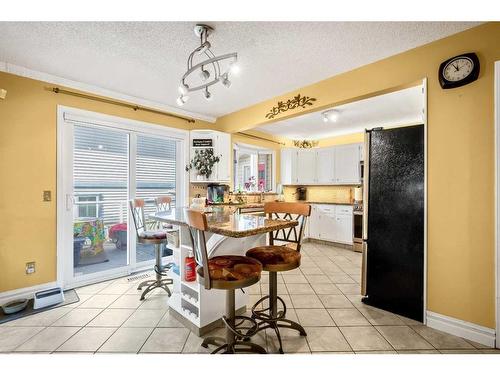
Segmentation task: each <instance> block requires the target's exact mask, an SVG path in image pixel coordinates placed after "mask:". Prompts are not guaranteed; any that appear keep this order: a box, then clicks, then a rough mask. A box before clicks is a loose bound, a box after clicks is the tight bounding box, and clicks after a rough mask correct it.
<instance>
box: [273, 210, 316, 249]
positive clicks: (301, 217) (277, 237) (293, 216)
mask: <svg viewBox="0 0 500 375" xmlns="http://www.w3.org/2000/svg"><path fill="white" fill-rule="evenodd" d="M264 212H265V213H266V215H267V216H268V217H269V219H283V220H296V221H298V222H299V225H298V226H297V227H292V228H286V229H280V230H277V231H275V232H270V233H269V244H270V245H274V241H282V242H288V243H295V244H297V251H300V247H301V243H302V236H303V234H304V227H305V225H306V222H307V218H308V217H309V216H310V215H311V205H309V204H307V203H295V202H268V203H265V204H264ZM297 228H298V231H297Z"/></svg>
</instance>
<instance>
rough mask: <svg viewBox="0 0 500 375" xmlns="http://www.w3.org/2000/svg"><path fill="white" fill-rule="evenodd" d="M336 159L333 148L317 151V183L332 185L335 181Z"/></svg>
mask: <svg viewBox="0 0 500 375" xmlns="http://www.w3.org/2000/svg"><path fill="white" fill-rule="evenodd" d="M334 158H335V149H334V148H333V147H328V148H320V149H318V150H317V151H316V182H317V183H318V184H331V183H333V182H335V181H334V173H333V166H334Z"/></svg>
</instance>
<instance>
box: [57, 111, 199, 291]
mask: <svg viewBox="0 0 500 375" xmlns="http://www.w3.org/2000/svg"><path fill="white" fill-rule="evenodd" d="M68 121H69V122H71V121H77V122H80V123H88V124H89V125H93V126H99V125H101V126H106V127H109V128H115V129H116V130H122V131H127V132H132V133H137V134H144V135H150V136H160V137H169V138H175V139H177V140H179V141H180V142H178V143H177V148H178V149H177V155H179V156H181V157H180V158H179V161H178V162H177V173H176V175H177V180H176V186H177V194H176V203H177V204H178V205H179V206H184V205H185V204H186V202H187V201H188V195H189V179H188V178H187V173H186V172H185V171H184V165H186V164H187V161H188V160H189V147H188V140H189V131H187V130H180V129H175V128H170V127H166V126H162V125H157V124H151V123H146V122H142V121H136V120H130V119H126V118H121V117H116V116H110V115H104V114H101V113H97V112H91V111H85V110H81V109H77V108H71V107H65V106H58V107H57V285H58V286H60V287H62V288H65V289H66V288H70V287H77V286H81V285H83V284H89V283H92V282H97V281H101V280H105V279H106V278H108V279H109V278H115V277H118V276H125V275H127V274H130V272H131V268H130V266H129V265H127V266H125V267H120V268H119V269H116V273H113V274H112V275H111V273H108V272H96V273H95V274H91V275H88V277H84V278H82V279H81V280H80V281H78V282H73V283H71V284H68V283H67V282H66V283H65V278H64V272H65V269H67V267H69V266H68V263H70V262H71V260H72V257H71V256H70V257H68V255H67V253H68V249H67V248H66V247H67V243H69V241H68V238H67V234H66V233H65V232H64V230H63V228H64V226H63V221H64V220H65V216H66V215H67V211H66V206H67V204H69V202H66V200H67V197H66V196H65V192H66V191H67V190H68V187H67V186H66V185H67V184H68V182H67V181H65V179H64V176H67V175H68V173H72V170H71V171H70V170H69V169H70V168H71V167H72V165H71V162H68V159H66V160H65V155H67V154H68V147H71V145H68V144H66V143H65V142H64V140H65V139H68V137H69V136H71V134H69V133H68V129H72V127H68V126H67V122H68ZM70 132H71V130H70ZM71 139H72V138H71ZM130 143H131V144H129V148H130V147H135V145H134V144H132V143H133V142H130ZM63 161H64V162H63ZM64 168H66V169H64ZM131 172H132V173H130V174H129V185H130V187H131V188H132V190H130V192H131V193H132V194H133V193H134V190H135V186H134V184H130V182H131V180H130V179H131V178H132V177H133V176H134V175H135V171H133V170H132V171H131ZM127 215H128V222H131V217H129V216H130V213H129V212H128V209H127ZM130 233H131V231H129V241H128V243H129V244H130V245H131V246H130V247H131V248H133V245H134V244H135V238H134V237H132V236H130ZM65 245H66V247H65ZM130 257H131V260H133V259H135V254H133V252H131V253H130ZM68 258H71V259H68ZM134 263H135V262H134ZM141 266H143V264H139V267H141ZM147 267H149V266H146V268H147Z"/></svg>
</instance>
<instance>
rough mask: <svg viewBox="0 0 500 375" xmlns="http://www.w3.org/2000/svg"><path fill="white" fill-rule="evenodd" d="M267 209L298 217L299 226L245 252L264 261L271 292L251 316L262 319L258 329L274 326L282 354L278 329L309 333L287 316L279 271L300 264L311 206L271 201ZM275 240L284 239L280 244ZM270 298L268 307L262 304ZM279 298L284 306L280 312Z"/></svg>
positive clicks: (281, 216) (269, 212)
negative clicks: (266, 244) (279, 287)
mask: <svg viewBox="0 0 500 375" xmlns="http://www.w3.org/2000/svg"><path fill="white" fill-rule="evenodd" d="M264 212H265V213H266V214H267V215H268V217H269V218H270V219H285V220H297V221H298V222H299V225H298V226H297V227H292V228H288V229H281V230H278V231H276V232H271V233H269V245H268V246H259V247H254V248H253V249H250V250H248V251H247V253H246V255H247V256H249V257H251V258H254V259H257V260H258V261H259V262H261V263H262V266H263V269H264V271H268V272H269V294H268V295H267V296H264V297H262V298H261V299H259V300H258V301H257V302H256V303H255V305H254V306H253V307H252V317H253V318H255V319H256V320H258V321H260V322H259V329H258V331H260V330H263V329H267V328H272V329H274V331H275V332H276V336H277V337H278V341H279V352H280V353H283V344H282V341H281V335H280V331H279V328H290V329H294V330H296V331H299V333H300V335H301V336H307V334H306V331H305V330H304V328H303V327H302V326H301V325H300V324H298V323H296V322H294V321H292V320H289V319H286V304H285V302H284V301H283V299H281V298H280V297H279V296H278V272H284V271H289V270H293V269H295V268H298V267H299V266H300V247H301V242H302V236H303V233H304V227H305V225H306V221H307V218H308V217H309V215H310V214H311V206H310V205H308V204H304V203H290V202H269V203H266V204H265V205H264ZM297 229H298V230H297ZM276 241H280V242H283V243H284V245H281V246H278V245H276V244H275V242H276ZM265 300H269V307H267V308H260V305H261V304H262V303H263V302H264V301H265ZM278 301H279V302H280V303H281V305H282V309H280V310H279V311H278Z"/></svg>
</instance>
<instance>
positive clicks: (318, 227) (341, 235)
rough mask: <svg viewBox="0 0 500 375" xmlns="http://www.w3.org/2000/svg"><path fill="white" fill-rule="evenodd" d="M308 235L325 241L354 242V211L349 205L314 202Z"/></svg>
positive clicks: (350, 243)
mask: <svg viewBox="0 0 500 375" xmlns="http://www.w3.org/2000/svg"><path fill="white" fill-rule="evenodd" d="M311 206H312V207H311V216H310V218H309V225H308V228H307V232H306V236H308V237H309V238H314V239H318V240H323V241H331V242H338V243H343V244H347V245H352V244H353V220H354V217H353V211H352V206H349V205H333V204H314V205H311Z"/></svg>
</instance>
